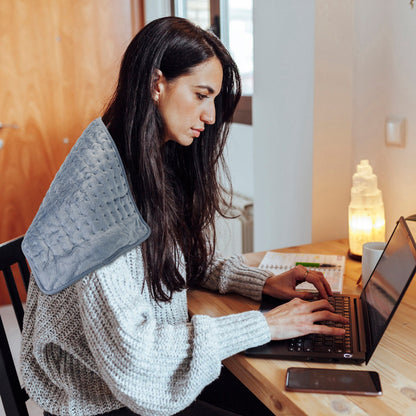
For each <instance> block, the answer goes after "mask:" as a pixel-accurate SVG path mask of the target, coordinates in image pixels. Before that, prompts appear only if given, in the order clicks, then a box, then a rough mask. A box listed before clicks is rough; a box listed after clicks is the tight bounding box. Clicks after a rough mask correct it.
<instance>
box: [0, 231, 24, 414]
mask: <svg viewBox="0 0 416 416" xmlns="http://www.w3.org/2000/svg"><path fill="white" fill-rule="evenodd" d="M22 240H23V237H19V238H17V239H15V240H13V241H9V242H7V243H4V244H0V270H1V271H2V272H3V273H2V274H3V277H4V279H5V281H6V286H7V290H8V292H9V295H10V299H11V301H12V305H13V309H14V313H15V315H16V320H17V323H18V325H19V328H20V331H22V328H23V314H24V310H23V304H22V301H21V299H20V296H19V293H18V290H17V285H16V279H17V278H18V277H20V278H21V279H22V280H23V285H24V288H25V290H26V291H27V287H28V284H29V276H30V272H29V268H28V266H27V262H26V259H25V256H24V255H23V252H22V248H21V246H22ZM15 264H18V266H19V271H20V276H19V273H18V272H17V271H16V270H17V268H16V267H15V266H14V265H15ZM12 266H14V267H13V268H12ZM11 347H12V346H11V345H10V343H9V340H8V339H7V336H6V332H5V330H4V324H3V320H2V318H1V316H0V352H1V355H0V380H1V382H0V396H1V400H2V402H3V407H4V410H5V413H6V416H28V412H27V407H26V401H27V399H28V396H27V394H26V392H25V390H24V389H23V388H22V387H21V385H20V382H19V378H18V375H17V369H16V366H15V364H14V361H13V357H12V353H11Z"/></svg>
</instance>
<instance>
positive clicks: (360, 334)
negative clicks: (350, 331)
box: [354, 298, 367, 352]
mask: <svg viewBox="0 0 416 416" xmlns="http://www.w3.org/2000/svg"><path fill="white" fill-rule="evenodd" d="M361 305H362V303H361V299H359V298H354V311H355V316H356V318H357V319H356V326H357V327H356V334H357V340H358V349H359V351H361V352H365V351H366V349H367V348H366V339H365V337H366V334H365V331H366V329H367V328H366V326H365V323H364V316H363V309H362V307H361ZM360 328H361V330H360Z"/></svg>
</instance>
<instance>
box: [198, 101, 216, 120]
mask: <svg viewBox="0 0 416 416" xmlns="http://www.w3.org/2000/svg"><path fill="white" fill-rule="evenodd" d="M201 120H202V121H203V122H204V123H205V124H214V123H215V104H214V103H212V105H210V106H209V107H208V108H206V109H205V110H204V111H203V112H202V115H201Z"/></svg>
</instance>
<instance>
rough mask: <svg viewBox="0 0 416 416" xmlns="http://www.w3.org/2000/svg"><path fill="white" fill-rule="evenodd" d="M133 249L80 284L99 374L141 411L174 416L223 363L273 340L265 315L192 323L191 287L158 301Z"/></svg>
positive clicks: (84, 317) (254, 313) (118, 395)
mask: <svg viewBox="0 0 416 416" xmlns="http://www.w3.org/2000/svg"><path fill="white" fill-rule="evenodd" d="M136 263H137V258H136V257H135V255H134V254H132V253H130V254H129V255H127V256H122V257H121V258H120V259H118V260H117V261H115V262H114V263H112V264H110V265H108V266H105V267H103V268H102V269H100V270H99V271H97V272H95V273H92V274H91V275H90V276H88V277H86V278H84V279H83V280H82V281H81V282H79V283H77V289H78V292H79V302H80V308H81V320H82V322H83V327H84V328H85V334H86V336H87V341H88V345H89V348H90V350H91V353H92V355H93V357H94V359H95V360H96V362H97V365H98V369H99V372H100V376H101V377H102V378H103V380H104V381H105V382H106V384H107V385H108V386H109V388H110V390H111V392H112V394H113V395H114V396H115V397H116V398H117V399H118V400H119V401H120V402H122V403H124V404H125V405H126V406H128V407H129V408H130V409H132V410H133V411H134V412H137V413H139V414H141V415H143V416H146V415H170V414H174V413H176V412H178V411H180V410H181V409H184V408H185V407H187V406H188V405H189V404H190V403H191V402H192V401H193V400H194V399H195V398H196V397H197V396H198V394H199V393H200V392H201V390H202V389H203V388H204V387H205V386H206V385H208V384H209V383H211V382H212V381H213V380H214V379H215V378H217V377H218V375H219V373H220V368H221V360H223V359H224V358H226V357H229V356H231V355H233V354H235V353H237V352H239V351H242V350H244V349H246V348H249V347H253V346H255V345H260V344H263V343H265V342H268V341H269V340H270V331H269V329H268V326H267V323H266V320H265V318H264V317H263V315H262V314H261V313H260V312H257V311H250V312H245V313H241V314H236V315H229V316H224V317H220V318H211V317H208V316H201V315H199V316H198V315H197V316H194V317H193V319H192V321H191V322H187V316H186V315H187V308H186V292H185V291H183V292H180V293H177V294H175V295H174V297H173V298H172V301H171V302H168V303H166V302H164V303H161V304H157V303H155V302H154V301H153V300H152V299H151V296H150V294H149V292H148V290H147V288H146V285H145V284H144V281H143V269H142V268H141V267H137V264H136Z"/></svg>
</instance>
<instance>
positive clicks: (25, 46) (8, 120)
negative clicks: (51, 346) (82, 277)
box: [0, 0, 144, 304]
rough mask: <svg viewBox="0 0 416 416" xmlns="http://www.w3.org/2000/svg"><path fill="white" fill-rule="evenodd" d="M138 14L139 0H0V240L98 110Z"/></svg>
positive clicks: (14, 229)
mask: <svg viewBox="0 0 416 416" xmlns="http://www.w3.org/2000/svg"><path fill="white" fill-rule="evenodd" d="M143 20H144V16H143V0H117V1H115V0H13V1H1V2H0V27H1V33H0V63H1V64H0V122H1V123H2V124H1V125H0V242H4V241H8V240H10V239H12V238H15V237H17V236H19V235H22V234H24V233H25V231H26V230H27V228H28V226H29V225H30V223H31V221H32V219H33V217H34V215H35V214H36V212H37V209H38V207H39V205H40V203H41V202H42V199H43V196H44V194H45V193H46V191H47V189H48V187H49V184H50V182H51V181H52V179H53V177H54V175H55V173H56V172H57V170H58V168H59V166H60V165H61V164H62V162H63V160H64V158H65V156H66V155H67V154H68V152H69V150H70V149H71V147H72V146H73V144H74V143H75V141H76V139H77V138H78V137H79V136H80V134H81V133H82V131H83V130H84V128H85V127H86V126H87V125H88V124H89V123H90V121H92V120H93V119H94V118H96V117H98V116H100V115H101V114H102V110H103V109H104V107H105V104H106V102H107V101H108V99H109V97H110V95H111V93H112V92H113V89H114V87H115V82H116V79H117V74H118V69H119V64H120V60H121V56H122V54H123V52H124V50H125V48H126V47H127V45H128V43H129V42H130V40H131V38H132V36H133V35H134V34H135V33H136V32H137V31H138V30H139V29H140V27H141V26H142V25H143ZM2 284H3V283H2V282H0V304H1V303H3V302H4V300H5V299H7V297H6V296H5V289H4V286H2Z"/></svg>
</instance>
